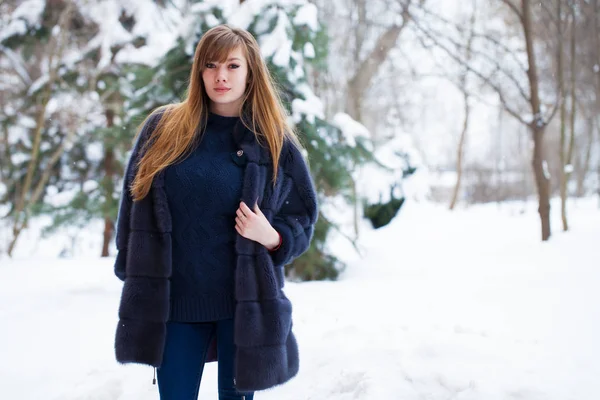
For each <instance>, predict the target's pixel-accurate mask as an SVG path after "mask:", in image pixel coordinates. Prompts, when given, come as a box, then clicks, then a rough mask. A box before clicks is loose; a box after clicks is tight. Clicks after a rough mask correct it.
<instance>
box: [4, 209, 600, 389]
mask: <svg viewBox="0 0 600 400" xmlns="http://www.w3.org/2000/svg"><path fill="white" fill-rule="evenodd" d="M523 208H524V212H523V213H521V210H522V209H523ZM558 209H559V208H558V206H557V205H555V206H554V208H553V216H554V217H555V218H554V219H553V229H554V235H553V237H552V239H551V240H550V241H549V242H547V243H541V242H540V241H539V236H540V235H539V222H538V219H537V215H536V210H535V204H533V203H531V204H527V205H525V206H523V205H522V204H511V205H502V206H496V205H487V206H478V207H473V208H470V209H468V210H458V211H455V212H454V213H449V212H447V211H445V209H444V208H442V207H440V206H435V205H431V204H415V203H408V204H407V205H406V206H405V208H404V209H403V210H402V211H401V213H400V215H399V216H398V217H397V218H396V219H395V220H394V221H393V223H392V224H390V225H389V226H387V227H385V228H383V229H381V230H379V231H371V232H365V237H364V242H363V244H364V249H365V256H364V258H363V259H359V258H358V257H356V256H352V255H350V254H351V253H350V252H348V251H347V250H346V249H344V248H343V247H341V246H340V247H339V251H343V253H344V254H346V255H347V259H348V261H349V266H348V269H347V270H346V272H345V273H344V274H343V276H342V278H341V280H340V281H338V282H313V283H302V284H296V283H288V284H287V285H286V293H287V294H288V295H289V297H290V298H291V299H292V301H293V304H294V307H295V311H294V318H295V332H296V334H297V337H298V341H299V345H300V356H301V358H300V362H301V368H300V373H299V375H298V376H297V377H296V378H295V379H293V380H292V381H290V382H289V383H288V384H286V385H284V386H282V387H278V388H275V389H272V390H269V391H266V392H262V393H259V394H257V395H256V396H255V398H256V399H257V400H259V399H264V400H275V399H277V400H281V399H293V400H296V399H298V400H301V399H306V400H308V399H310V400H350V399H356V400H375V399H377V400H379V399H385V400H388V399H390V400H392V399H403V400H416V399H431V400H434V399H436V400H437V399H440V400H441V399H444V400H446V399H455V400H467V399H473V400H475V399H477V400H481V399H485V400H494V399H503V400H504V399H526V400H541V399H544V400H546V399H552V400H570V399H573V400H593V399H598V398H600V344H599V343H598V338H600V290H598V288H599V287H600V262H599V261H598V247H597V246H598V245H599V244H600V211H599V210H598V208H597V201H596V199H589V200H580V201H577V202H576V201H572V202H571V206H570V209H569V215H570V221H571V228H572V231H571V232H569V233H562V232H560V229H559V228H560V225H559V221H560V219H559V218H558V217H559V216H558ZM27 244H28V243H24V244H23V246H26V245H27ZM112 262H113V260H112V259H105V260H100V259H97V258H93V257H92V256H89V257H81V258H78V259H58V258H48V257H45V256H40V255H33V256H28V257H25V256H24V255H23V254H21V255H20V256H19V257H17V258H16V259H14V260H10V261H9V260H7V259H0V264H1V265H0V321H2V327H1V329H0V360H2V362H1V363H0V398H2V399H11V400H12V399H18V400H21V399H33V400H40V399H44V400H46V399H48V400H58V399H60V400H72V399H88V400H91V399H94V400H100V399H106V400H109V399H110V400H116V399H127V400H138V399H139V400H141V399H158V394H157V387H156V386H153V385H152V383H151V381H152V373H153V371H152V369H151V368H149V367H145V366H137V365H128V366H121V365H118V364H117V363H116V362H115V361H114V353H113V338H114V329H115V326H116V322H117V319H116V313H117V305H118V300H119V295H120V289H121V283H120V281H118V280H117V279H116V278H115V277H114V276H113V275H112ZM215 367H216V366H215V364H209V365H208V366H207V368H206V370H205V375H204V379H203V382H202V385H201V390H200V399H216V398H217V395H216V381H217V379H216V368H215Z"/></svg>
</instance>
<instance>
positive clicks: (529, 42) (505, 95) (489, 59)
mask: <svg viewBox="0 0 600 400" xmlns="http://www.w3.org/2000/svg"><path fill="white" fill-rule="evenodd" d="M501 3H502V4H503V5H505V6H506V8H507V10H509V11H510V13H511V14H512V16H513V17H514V18H515V20H516V23H517V25H518V26H519V28H520V31H521V34H522V35H523V39H524V45H525V46H524V47H525V55H526V60H527V64H526V65H522V64H521V63H520V60H519V59H518V57H516V56H515V54H514V50H512V49H510V48H508V47H507V45H506V44H504V43H501V42H500V41H499V40H498V39H497V38H495V37H493V36H492V35H487V34H477V38H478V39H481V41H483V42H484V43H485V46H484V48H483V50H477V51H473V56H474V57H476V58H477V59H478V61H480V63H469V62H466V61H465V59H464V57H462V56H461V54H460V53H461V51H460V50H461V49H462V48H463V46H462V44H460V43H457V41H456V40H454V39H452V38H450V37H447V35H444V34H442V33H440V32H439V31H436V29H435V28H433V27H427V26H425V25H424V24H420V23H419V22H417V21H416V20H415V26H416V27H417V28H418V30H419V32H420V33H422V34H423V35H424V38H423V39H424V40H427V41H430V42H433V43H434V44H436V45H437V46H438V47H440V48H441V49H443V50H444V51H445V52H446V54H448V55H449V56H450V57H451V58H452V59H453V60H454V61H456V62H458V63H459V64H461V65H463V66H465V67H466V68H467V69H468V70H469V71H470V72H471V73H472V74H473V75H474V76H476V77H478V78H479V79H481V80H482V81H483V82H484V83H485V84H486V85H487V86H488V87H490V88H491V89H492V90H493V91H494V92H495V93H496V94H497V95H498V98H499V101H500V104H501V106H502V107H503V108H504V109H505V110H506V112H507V113H508V114H510V115H511V116H512V117H514V118H515V119H516V120H517V121H519V122H520V123H522V124H523V125H525V126H527V128H528V130H529V132H530V133H531V136H532V139H533V154H532V160H531V165H532V169H533V173H534V178H535V183H536V189H537V193H538V213H539V215H540V222H541V233H542V240H544V241H545V240H548V239H549V238H550V233H551V229H550V176H549V171H548V164H547V161H546V150H545V140H544V139H545V131H546V127H547V125H548V123H549V121H551V120H552V118H553V116H554V114H555V113H556V111H557V109H558V107H557V104H556V100H555V99H553V100H552V101H551V102H550V107H549V110H548V111H545V110H543V109H542V106H543V104H542V100H541V90H540V80H539V71H538V63H537V58H536V52H537V49H536V38H535V36H536V35H535V32H534V21H533V15H532V9H531V1H530V0H521V1H520V4H519V5H516V4H515V3H512V2H511V1H510V0H501ZM495 4H497V3H495ZM428 13H429V15H435V14H434V13H433V12H431V11H428ZM457 49H458V50H457ZM489 49H492V50H495V51H497V52H502V53H504V54H503V55H504V56H505V57H507V59H506V60H502V63H501V58H500V57H501V56H499V55H498V54H490V53H489V51H490V50H489ZM486 51H488V52H487V53H486ZM507 60H512V64H513V65H514V67H513V68H512V69H509V68H507V67H506V66H505V65H504V64H503V63H504V62H506V61H507ZM481 62H485V63H487V65H489V66H491V67H490V68H491V71H488V72H485V71H483V70H482V69H481V68H480V66H479V65H480V64H481ZM523 74H524V75H525V78H526V81H527V83H528V89H527V88H524V87H523V86H522V80H523V79H522V78H523V77H522V75H523ZM504 81H506V82H508V83H509V84H511V85H512V88H511V89H510V90H509V89H507V88H506V86H505V83H504ZM515 98H516V100H515ZM520 104H527V106H528V108H529V111H530V112H529V113H528V114H529V115H530V116H527V115H524V113H523V112H522V110H521V107H519V105H520ZM545 105H546V103H544V109H546V108H548V107H546V106H545Z"/></svg>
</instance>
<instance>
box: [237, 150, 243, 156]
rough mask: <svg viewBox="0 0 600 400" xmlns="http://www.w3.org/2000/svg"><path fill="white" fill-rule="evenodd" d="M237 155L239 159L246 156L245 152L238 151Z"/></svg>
mask: <svg viewBox="0 0 600 400" xmlns="http://www.w3.org/2000/svg"><path fill="white" fill-rule="evenodd" d="M236 154H237V156H238V157H241V156H242V155H243V154H244V150H238V151H237V153H236Z"/></svg>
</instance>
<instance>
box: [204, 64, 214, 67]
mask: <svg viewBox="0 0 600 400" xmlns="http://www.w3.org/2000/svg"><path fill="white" fill-rule="evenodd" d="M205 67H206V68H214V67H215V64H213V63H206V65H205Z"/></svg>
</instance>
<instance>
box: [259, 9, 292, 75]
mask: <svg viewBox="0 0 600 400" xmlns="http://www.w3.org/2000/svg"><path fill="white" fill-rule="evenodd" d="M288 29H290V21H289V19H288V16H287V15H286V13H285V12H284V11H283V10H280V11H279V12H278V13H277V25H276V26H275V28H274V29H273V31H272V32H271V33H269V34H265V35H261V36H260V37H259V45H260V51H261V53H262V55H263V57H265V58H270V57H272V61H273V64H275V65H277V66H278V67H282V68H286V67H287V66H288V65H289V63H290V53H291V52H292V41H291V39H290V38H289V37H288V35H287V30H288Z"/></svg>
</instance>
